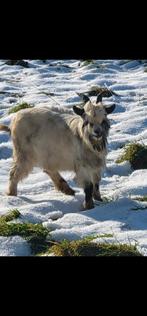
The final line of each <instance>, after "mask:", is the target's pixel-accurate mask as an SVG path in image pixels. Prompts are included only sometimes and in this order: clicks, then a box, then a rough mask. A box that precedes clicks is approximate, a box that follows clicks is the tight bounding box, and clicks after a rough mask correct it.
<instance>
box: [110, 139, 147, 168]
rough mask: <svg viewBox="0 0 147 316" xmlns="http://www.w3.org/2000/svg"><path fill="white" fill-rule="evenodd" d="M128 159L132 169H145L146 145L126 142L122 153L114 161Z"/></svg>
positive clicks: (146, 166) (146, 161)
mask: <svg viewBox="0 0 147 316" xmlns="http://www.w3.org/2000/svg"><path fill="white" fill-rule="evenodd" d="M126 160H127V161H129V162H130V164H131V167H132V168H133V169H134V170H137V169H146V168H147V146H145V145H142V144H139V143H132V144H127V145H126V146H125V147H124V153H123V154H122V156H120V157H119V158H118V159H117V160H116V162H117V163H121V162H124V161H126Z"/></svg>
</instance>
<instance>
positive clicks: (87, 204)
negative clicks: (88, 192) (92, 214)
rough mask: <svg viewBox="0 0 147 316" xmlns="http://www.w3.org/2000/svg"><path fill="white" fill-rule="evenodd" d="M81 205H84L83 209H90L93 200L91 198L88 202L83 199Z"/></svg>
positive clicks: (92, 206) (92, 205)
mask: <svg viewBox="0 0 147 316" xmlns="http://www.w3.org/2000/svg"><path fill="white" fill-rule="evenodd" d="M83 206H84V210H90V209H92V208H94V203H93V200H91V201H89V202H85V201H84V203H83ZM84 210H83V211H84Z"/></svg>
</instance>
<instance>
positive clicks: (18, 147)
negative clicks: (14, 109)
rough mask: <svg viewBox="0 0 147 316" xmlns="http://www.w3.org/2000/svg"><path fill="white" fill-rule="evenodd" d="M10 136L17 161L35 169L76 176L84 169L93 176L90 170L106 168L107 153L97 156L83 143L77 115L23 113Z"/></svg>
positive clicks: (48, 112) (17, 119)
mask: <svg viewBox="0 0 147 316" xmlns="http://www.w3.org/2000/svg"><path fill="white" fill-rule="evenodd" d="M11 136H12V139H13V144H14V161H15V160H18V159H20V160H21V159H22V160H24V159H25V161H27V163H28V164H31V165H32V166H33V167H34V166H38V167H40V168H43V169H49V170H52V171H65V170H72V171H74V172H77V170H78V169H79V167H80V166H81V165H83V166H84V167H85V168H86V170H87V171H86V172H87V173H88V174H90V175H91V169H92V171H93V170H94V169H96V171H97V170H98V168H102V167H103V166H104V165H105V154H106V152H105V151H104V152H101V153H97V152H96V151H94V150H93V148H92V146H91V144H90V143H89V146H88V145H87V143H86V141H85V142H84V141H83V138H82V136H83V135H82V119H81V118H80V117H77V116H75V115H71V114H59V113H55V112H52V111H50V110H49V109H47V108H41V109H27V110H22V111H20V112H19V113H18V114H17V115H16V117H15V118H14V120H13V122H12V124H11ZM88 171H89V172H88ZM92 173H93V172H92Z"/></svg>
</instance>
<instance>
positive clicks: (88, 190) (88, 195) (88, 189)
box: [84, 183, 94, 209]
mask: <svg viewBox="0 0 147 316" xmlns="http://www.w3.org/2000/svg"><path fill="white" fill-rule="evenodd" d="M84 192H85V202H84V208H85V209H91V208H94V203H93V199H92V194H93V184H92V183H88V184H86V185H85V189H84Z"/></svg>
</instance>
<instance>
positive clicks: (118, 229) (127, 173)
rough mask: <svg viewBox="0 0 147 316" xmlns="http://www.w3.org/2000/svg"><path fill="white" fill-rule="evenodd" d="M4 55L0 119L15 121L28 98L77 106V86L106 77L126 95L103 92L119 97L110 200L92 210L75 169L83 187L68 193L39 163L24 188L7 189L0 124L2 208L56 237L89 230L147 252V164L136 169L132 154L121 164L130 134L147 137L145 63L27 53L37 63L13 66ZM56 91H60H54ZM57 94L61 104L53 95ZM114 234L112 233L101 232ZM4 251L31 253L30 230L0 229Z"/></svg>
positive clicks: (107, 174) (106, 188)
mask: <svg viewBox="0 0 147 316" xmlns="http://www.w3.org/2000/svg"><path fill="white" fill-rule="evenodd" d="M4 62H5V61H4V60H2V61H0V123H3V124H9V123H10V122H11V119H12V117H13V116H14V115H15V114H11V115H9V114H8V111H9V109H10V108H11V107H12V106H14V105H16V104H18V103H20V102H28V103H31V104H33V105H35V106H36V107H41V106H48V107H49V108H51V109H53V107H56V108H57V109H58V108H59V107H60V106H61V107H62V106H65V107H66V108H67V109H68V110H69V111H71V109H72V106H73V105H74V104H75V103H80V102H81V100H80V98H79V97H78V96H77V94H76V92H83V91H86V90H88V89H89V88H90V87H92V86H95V85H101V86H103V85H105V86H107V87H109V88H111V89H112V90H113V91H114V92H116V93H118V94H119V97H115V96H113V97H111V98H110V99H107V98H104V102H105V103H106V104H109V103H110V102H115V103H116V109H115V111H114V113H112V114H111V115H110V116H109V118H110V121H111V129H110V135H109V139H108V156H107V167H106V170H105V171H104V172H103V177H102V181H101V187H100V189H101V193H102V196H103V197H104V198H105V199H104V202H99V203H98V202H96V203H95V208H94V209H92V210H86V211H81V210H82V202H83V200H84V193H83V191H82V189H81V188H79V187H77V186H76V184H75V182H74V174H73V173H72V172H64V173H62V175H63V176H64V178H65V179H66V180H67V181H68V183H69V185H70V186H72V188H73V189H74V190H75V191H76V195H75V196H74V197H73V196H67V195H64V194H62V193H61V192H57V191H56V190H55V189H54V186H53V183H52V182H51V180H50V178H49V177H48V176H47V175H46V174H44V173H43V172H42V170H40V169H38V168H34V170H33V171H32V173H31V174H30V175H29V177H28V178H26V179H24V180H23V181H22V182H21V183H19V186H18V196H17V197H12V196H11V197H10V196H7V195H5V192H6V190H7V184H8V178H9V170H10V167H11V164H12V141H11V138H10V137H9V136H8V134H7V133H5V132H0V215H1V214H4V213H6V212H7V211H9V210H10V209H14V208H18V210H19V211H20V212H21V219H20V221H21V222H28V221H29V222H32V223H43V226H44V227H47V228H48V229H49V230H51V232H50V234H51V236H52V238H54V240H57V241H60V240H63V239H68V240H75V239H80V238H83V237H85V236H88V235H90V236H91V235H94V236H97V238H96V239H95V242H103V241H105V242H110V243H113V242H115V243H127V244H136V245H137V247H138V250H139V251H140V252H141V253H142V254H143V255H144V256H147V202H139V201H137V200H135V197H136V196H143V195H147V170H136V171H133V170H132V169H131V166H130V164H129V162H123V163H121V164H117V163H116V160H117V158H118V157H119V156H120V154H121V153H122V152H123V148H122V146H123V145H125V144H127V143H128V142H134V141H137V142H140V143H144V144H146V145H147V84H146V82H147V73H146V72H144V65H143V63H141V62H139V61H136V60H130V61H123V60H97V61H95V63H93V64H89V65H85V66H83V65H82V64H81V65H80V61H79V60H47V61H46V62H43V61H42V60H28V62H29V66H30V68H23V67H21V66H8V65H5V64H4ZM48 93H52V94H53V95H52V96H51V98H50V96H49V95H47V94H48ZM54 100H56V101H57V102H58V104H57V103H56V102H55V101H54ZM105 234H111V235H112V237H98V236H99V235H104V236H105ZM0 256H31V250H30V247H29V245H28V243H27V241H25V240H24V239H23V238H21V237H19V236H15V237H2V236H0Z"/></svg>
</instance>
